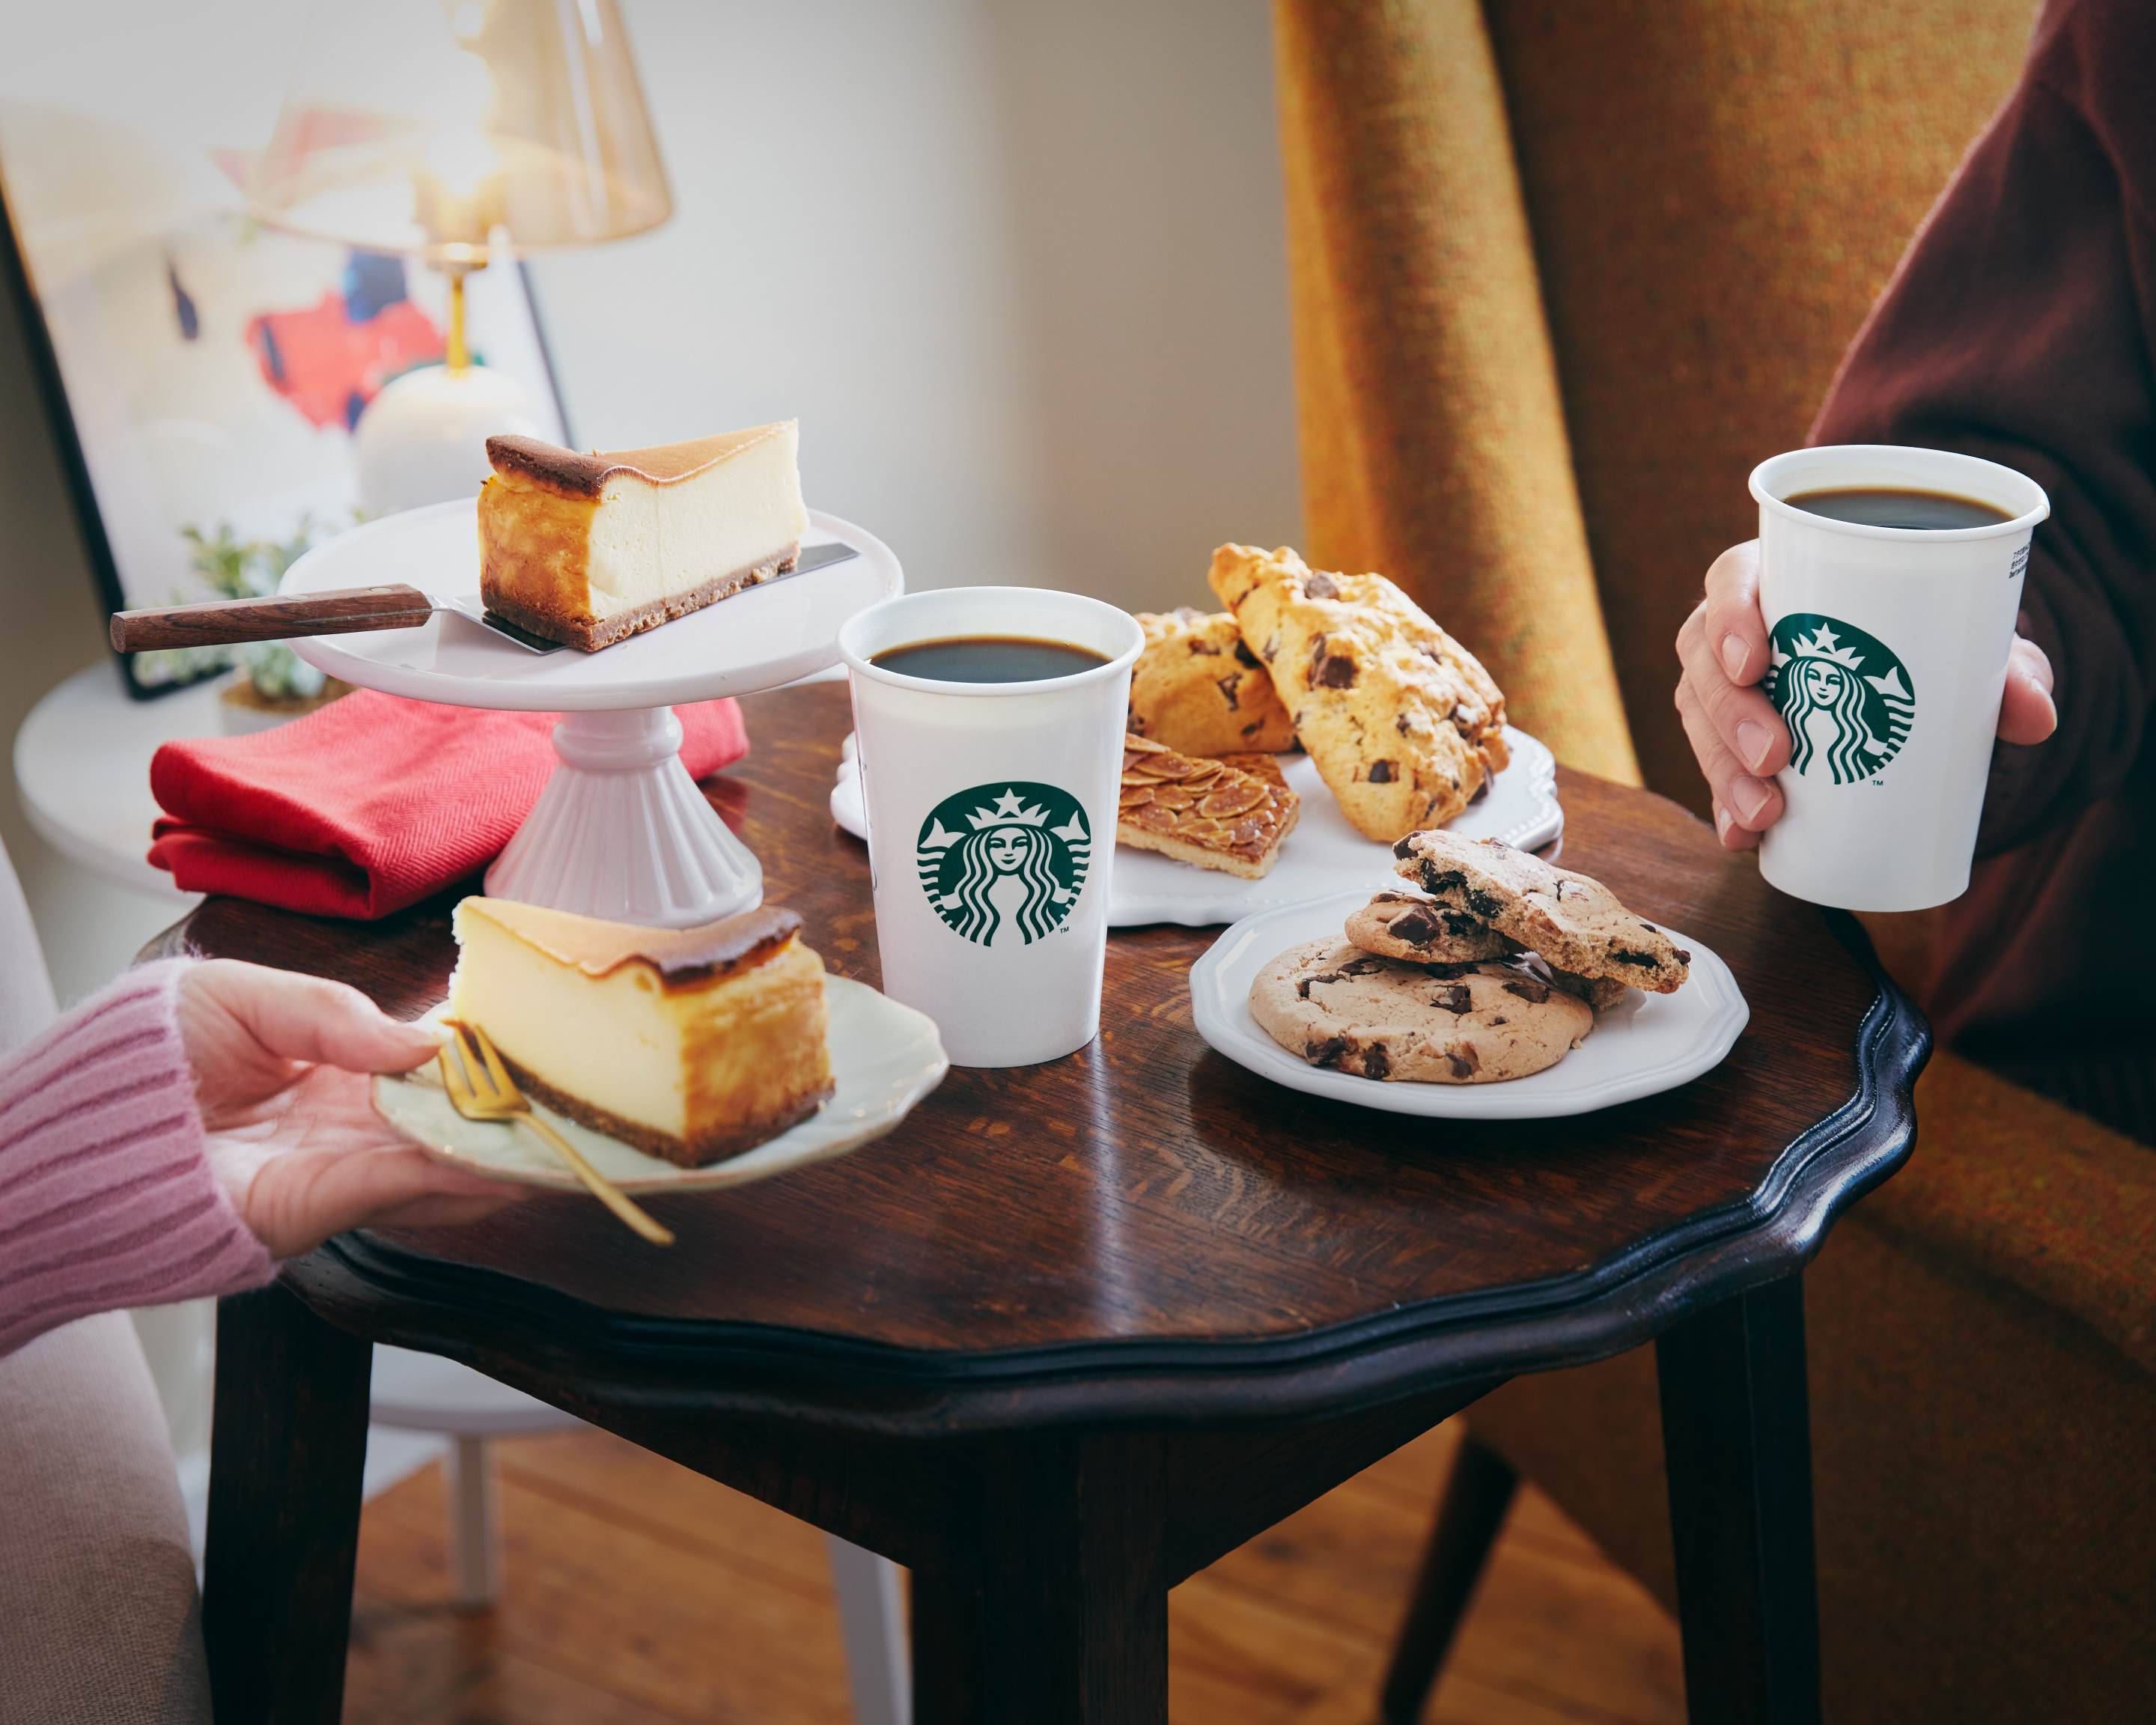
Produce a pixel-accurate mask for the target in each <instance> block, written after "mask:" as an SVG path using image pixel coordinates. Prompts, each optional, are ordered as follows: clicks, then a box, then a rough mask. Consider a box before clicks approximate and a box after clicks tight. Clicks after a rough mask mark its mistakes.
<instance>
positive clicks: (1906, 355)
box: [1812, 0, 2156, 854]
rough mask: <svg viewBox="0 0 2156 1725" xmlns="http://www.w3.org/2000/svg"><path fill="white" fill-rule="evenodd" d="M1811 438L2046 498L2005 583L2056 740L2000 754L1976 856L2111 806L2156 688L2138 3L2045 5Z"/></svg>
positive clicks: (2150, 39) (2153, 384)
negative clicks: (2043, 514) (2055, 714)
mask: <svg viewBox="0 0 2156 1725" xmlns="http://www.w3.org/2000/svg"><path fill="white" fill-rule="evenodd" d="M1812 440H1813V441H1814V442H1815V443H1897V444H1929V445H1932V446H1933V447H1936V448H1940V449H1961V450H1964V451H1966V452H1968V453H1969V454H1973V455H1981V456H1984V457H1986V458H1988V459H1991V460H1994V461H2000V462H2004V463H2005V464H2006V465H2008V466H2010V467H2015V468H2019V469H2020V470H2022V471H2023V472H2025V473H2026V474H2028V475H2030V476H2031V477H2032V478H2034V479H2035V480H2036V481H2037V483H2038V484H2040V485H2042V486H2043V487H2044V489H2045V490H2046V492H2048V493H2049V494H2050V495H2051V520H2050V521H2048V522H2046V524H2045V525H2044V526H2040V527H2039V528H2038V529H2037V530H2036V536H2035V544H2034V546H2033V547H2032V549H2031V552H2030V560H2029V578H2028V582H2027V585H2026V587H2025V590H2024V593H2025V597H2024V604H2025V611H2026V622H2025V633H2027V634H2029V635H2030V637H2031V638H2032V639H2034V640H2035V642H2036V644H2038V645H2039V646H2040V647H2041V648H2043V649H2044V650H2045V652H2046V653H2047V654H2048V655H2051V663H2052V665H2053V667H2054V669H2055V670H2056V675H2057V678H2058V691H2057V700H2058V707H2059V730H2058V733H2057V735H2056V736H2055V737H2053V738H2052V739H2051V742H2048V743H2045V744H2043V745H2040V747H2035V748H2015V747H2010V746H2009V745H2007V744H2004V743H2002V744H2000V745H1999V747H1998V752H1997V754H1996V755H1995V757H1994V762H1993V766H1992V775H1991V785H1990V790H1989V795H1988V797H1987V798H1986V801H1985V805H1984V830H1983V834H1982V838H1981V839H1980V841H1979V852H1980V853H1983V854H1990V853H1994V852H1996V851H1999V850H2006V849H2009V848H2010V847H2012V846H2014V845H2019V844H2021V843H2024V842H2025V841H2026V840H2028V839H2031V838H2033V837H2035V836H2036V835H2038V834H2041V833H2043V832H2044V831H2046V830H2047V829H2050V828H2051V827H2053V826H2055V825H2056V824H2058V823H2060V822H2061V821H2062V820H2066V819H2071V817H2073V816H2074V815H2075V814H2077V813H2079V812H2080V811H2081V810H2082V809H2086V808H2087V807H2088V806H2089V805H2090V804H2091V803H2093V802H2095V801H2097V800H2098V799H2100V798H2105V797H2108V796H2111V795H2112V794H2114V793H2116V792H2117V790H2118V789H2119V788H2120V787H2121V785H2122V784H2123V783H2124V782H2125V780H2126V778H2127V777H2128V773H2129V772H2130V771H2131V769H2132V768H2133V763H2134V761H2135V758H2136V757H2137V756H2138V754H2139V753H2140V751H2141V745H2142V735H2143V730H2144V728H2145V727H2146V726H2147V724H2148V720H2149V714H2150V703H2151V697H2152V691H2156V4H2153V3H2151V0H2054V3H2053V4H2051V6H2050V7H2048V8H2046V12H2045V13H2044V16H2043V17H2042V18H2041V19H2040V22H2039V23H2038V26H2037V30H2036V35H2035V42H2034V44H2033V45H2032V47H2031V49H2030V59H2029V63H2028V65H2027V67H2026V69H2025V73H2024V75H2023V77H2022V80H2021V82H2020V85H2018V86H2017V87H2016V89H2015V92H2014V95H2012V97H2011V98H2010V100H2008V102H2007V104H2006V105H2005V108H2004V109H2002V110H2000V112H1999V116H1998V117H1997V118H1996V119H1995V120H1994V121H1993V122H1992V124H1991V126H1990V127H1989V129H1988V130H1987V131H1985V132H1984V136H1982V137H1981V138H1979V140H1978V141H1977V143H1976V145H1975V146H1974V148H1973V149H1972V150H1971V151H1970V152H1969V156H1968V157H1967V159H1966V160H1965V161H1964V162H1963V163H1962V166H1961V167H1960V169H1959V170H1958V172H1957V173H1956V175H1955V177H1954V178H1953V181H1952V182H1951V183H1950V184H1949V185H1948V188H1947V191H1946V193H1945V195H1944V196H1943V198H1941V199H1940V201H1939V203H1938V206H1937V207H1936V208H1934V209H1933V212H1932V213H1931V215H1930V216H1929V217H1928V218H1927V220H1926V222H1925V224H1924V226H1923V228H1922V229H1921V230H1920V231H1919V232H1918V234H1917V239H1916V241H1915V244H1913V245H1912V247H1911V248H1910V250H1909V253H1908V254H1907V257H1905V258H1904V259H1902V265H1901V268H1900V270H1899V271H1898V272H1897V275H1896V276H1895V278H1894V280H1893V281H1892V284H1891V285H1889V287H1888V288H1887V290H1886V294H1885V295H1883V296H1882V297H1881V300H1880V301H1879V304H1878V305H1877V306H1876V308H1875V309H1874V311H1873V312H1872V314H1871V319H1870V321H1868V322H1867V323H1866V326H1865V327H1864V329H1863V331H1862V332H1861V334H1860V335H1859V336H1858V337H1857V340H1856V345H1855V346H1854V347H1852V348H1851V350H1850V353H1849V356H1848V357H1847V358H1846V359H1845V360H1844V362H1843V364H1842V370H1841V373H1840V377H1838V378H1837V379H1836V380H1835V387H1834V389H1833V391H1832V393H1831V394H1830V396H1829V398H1828V400H1827V403H1826V405H1825V408H1824V409H1823V410H1822V411H1821V413H1820V418H1819V420H1818V423H1817V424H1815V426H1814V427H1813V429H1812Z"/></svg>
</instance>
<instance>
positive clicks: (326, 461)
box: [0, 0, 568, 696]
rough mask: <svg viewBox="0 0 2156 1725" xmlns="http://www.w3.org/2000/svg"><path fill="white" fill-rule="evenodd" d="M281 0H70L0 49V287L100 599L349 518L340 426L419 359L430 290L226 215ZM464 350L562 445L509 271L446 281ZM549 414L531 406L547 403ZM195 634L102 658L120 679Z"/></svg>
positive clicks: (359, 256)
mask: <svg viewBox="0 0 2156 1725" xmlns="http://www.w3.org/2000/svg"><path fill="white" fill-rule="evenodd" d="M304 25H305V8H303V7H298V6H293V5H290V3H288V0H202V3H196V4H190V5H187V6H184V7H160V8H146V7H143V6H141V5H140V4H138V3H134V0H71V3H70V4H69V5H68V6H65V7H41V8H32V9H30V10H28V12H26V13H24V14H23V16H22V17H21V18H16V19H13V20H12V21H11V23H10V26H9V28H10V35H11V40H10V44H9V52H8V54H6V55H5V56H0V206H4V214H5V218H6V221H5V227H6V229H7V232H6V234H5V235H4V244H0V277H4V278H5V280H4V281H0V290H5V291H10V292H12V293H13V295H14V297H15V299H16V300H17V303H18V309H19V311H20V312H21V316H22V321H23V328H24V330H25V331H26V334H27V336H28V343H29V347H30V350H31V355H32V359H33V366H34V367H35V369H36V370H37V371H38V373H39V377H40V382H41V384H42V387H43V392H44V396H45V405H46V409H47V412H48V414H49V418H50V421H51V424H52V430H53V435H54V442H55V444H56V445H57V447H58V449H59V455H60V460H61V465H62V468H63V470H64V472H65V473H66V474H67V475H68V478H69V489H70V490H71V491H72V492H73V494H74V498H73V501H74V506H75V509H76V511H77V513H78V516H79V518H80V526H81V530H82V536H83V540H84V543H85V546H86V547H87V548H88V551H89V555H90V566H91V568H92V571H93V572H94V574H95V578H96V580H97V582H98V584H99V587H100V596H101V598H102V599H103V601H104V603H105V609H106V611H107V613H108V614H109V613H110V612H112V611H117V610H124V609H126V608H130V607H132V606H143V605H167V604H175V603H187V602H188V601H191V600H194V599H203V598H217V597H219V596H221V595H222V594H225V593H231V592H233V591H234V590H235V588H261V587H263V586H264V585H266V584H269V583H273V582H274V580H275V576H276V575H277V574H279V573H281V572H282V570H283V567H284V566H285V564H286V563H288V562H290V560H291V559H292V558H293V557H295V556H297V555H298V554H299V552H300V551H302V550H305V548H306V547H307V546H308V545H310V544H311V543H313V542H316V541H318V540H319V539H321V538H323V537H326V536H328V535H330V534H331V533H334V532H336V531H341V529H342V528H344V527H346V526H350V525H352V522H353V521H355V520H356V519H357V505H356V498H357V472H356V468H355V465H354V460H353V454H352V430H353V427H354V426H355V425H356V424H357V422H358V418H359V416H360V414H361V413H363V412H364V411H365V409H366V408H367V403H369V402H371V401H372V399H373V398H374V397H375V395H376V394H377V393H379V392H380V390H381V389H382V387H383V386H384V385H385V384H387V383H388V382H390V381H391V380H392V379H393V378H394V377H398V375H400V374H401V373H402V372H405V371H407V370H409V369H410V368H412V367H415V366H421V365H429V364H433V363H435V362H439V360H440V358H441V357H442V352H443V347H444V332H445V327H446V308H447V303H448V288H447V284H446V282H445V280H444V279H443V278H442V277H441V276H439V275H438V274H436V273H435V272H434V271H432V270H428V269H426V268H425V267H423V266H422V265H419V264H413V263H409V262H408V261H406V260H405V259H401V258H396V257H388V256H383V255H380V254H370V253H362V252H353V251H349V250H346V249H344V248H341V247H339V246H336V245H334V244H328V243H326V242H324V241H321V240H315V239H299V238H295V237H294V236H291V235H289V234H280V233H276V232H275V231H273V230H270V229H268V228H264V227H262V226H260V225H259V224H258V223H255V222H254V221H253V220H252V219H251V218H249V215H248V213H247V208H246V199H245V195H244V187H245V185H246V183H247V178H248V175H249V172H250V169H251V154H250V152H251V151H253V150H254V149H255V148H257V147H259V146H260V145H261V143H262V142H263V141H265V140H266V139H267V138H268V137H269V132H270V128H271V126H272V125H273V124H274V122H275V116H276V110H277V105H278V102H279V100H280V97H281V95H282V94H283V91H284V89H285V85H287V83H289V81H290V75H291V70H292V66H293V61H294V56H295V54H297V53H298V52H299V51H300V40H301V32H302V29H303V28H304ZM469 305H470V335H471V345H472V347H473V352H474V358H475V361H476V362H480V363H483V364H486V365H490V366H495V367H501V368H503V369H505V370H506V371H507V372H510V373H511V375H513V376H514V377H516V380H517V382H519V383H520V385H521V387H522V390H523V393H524V396H525V398H526V400H527V401H528V402H529V403H531V404H532V409H533V412H534V413H535V415H536V417H537V418H539V420H540V421H541V424H542V428H543V429H544V430H545V434H547V436H549V437H551V438H552V439H554V440H555V441H557V442H561V443H566V442H567V441H568V432H567V425H566V424H565V423H564V415H563V413H562V407H561V396H560V392H559V390H558V389H557V387H556V384H555V380H554V377H553V372H552V365H551V363H550V362H549V359H548V357H547V347H546V341H545V338H544V336H543V334H542V331H541V327H540V323H539V316H538V310H537V306H536V302H535V301H534V299H533V297H532V293H531V283H530V279H529V277H528V276H527V275H526V272H525V271H524V270H523V269H522V267H521V265H510V266H506V267H505V266H500V265H497V266H495V267H494V268H491V269H487V270H480V271H479V272H477V273H476V274H475V275H473V276H472V277H470V286H469ZM550 421H551V424H549V422H550ZM226 663H228V659H227V658H226V656H225V655H224V654H223V649H200V648H197V649H186V650H185V651H182V652H178V653H171V654H139V655H127V656H122V657H121V660H120V664H121V668H122V670H123V672H124V674H125V675H126V677H127V680H128V686H129V688H130V689H131V691H133V692H134V693H135V694H136V695H137V696H146V695H151V694H155V693H157V692H159V691H162V690H165V689H168V688H174V687H177V686H179V685H181V684H182V683H185V682H189V681H192V680H195V679H197V678H198V677H201V676H203V675H211V674H213V673H214V672H216V671H218V670H222V669H223V666H224V665H225V664H226Z"/></svg>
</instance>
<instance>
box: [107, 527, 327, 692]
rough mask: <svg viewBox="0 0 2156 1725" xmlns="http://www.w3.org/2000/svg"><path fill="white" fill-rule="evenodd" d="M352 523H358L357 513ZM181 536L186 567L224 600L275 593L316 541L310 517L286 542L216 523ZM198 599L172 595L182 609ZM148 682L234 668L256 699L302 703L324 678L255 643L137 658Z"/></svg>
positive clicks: (267, 644)
mask: <svg viewBox="0 0 2156 1725" xmlns="http://www.w3.org/2000/svg"><path fill="white" fill-rule="evenodd" d="M353 519H354V520H355V521H357V519H359V513H358V511H356V510H355V511H353ZM180 536H181V537H182V539H184V540H186V541H187V545H188V547H189V549H188V552H187V567H189V568H191V569H193V571H194V572H195V573H196V574H197V575H198V577H200V578H201V579H202V582H203V585H204V586H206V587H208V588H209V589H210V590H211V591H212V592H213V593H218V594H219V595H220V596H222V597H223V598H228V599H252V598H261V597H263V596H264V594H267V593H275V591H276V590H277V583H279V582H280V580H282V579H283V578H284V575H285V570H287V569H289V568H290V567H292V565H293V564H294V563H295V562H297V561H298V560H299V557H300V553H301V552H305V550H307V549H308V547H311V545H313V544H314V542H315V540H316V526H315V518H314V516H313V515H312V514H305V515H302V516H300V520H299V525H298V526H296V527H295V528H294V529H293V531H292V534H291V536H290V538H287V539H242V538H241V537H239V535H238V534H236V533H234V531H233V530H232V524H231V523H230V522H229V521H219V522H218V524H217V526H216V528H215V530H214V531H211V532H208V533H205V532H203V530H202V529H201V528H199V527H197V526H183V527H182V528H181V529H180ZM194 597H196V595H194V594H192V593H182V592H179V591H177V590H175V591H174V593H173V594H172V603H174V604H185V603H187V602H188V601H189V600H190V599H191V598H194ZM141 656H142V658H143V659H144V660H147V661H149V663H148V664H146V665H144V666H143V667H142V669H143V672H144V674H145V675H146V677H147V679H148V680H150V681H152V682H164V681H171V680H178V679H182V678H192V677H196V676H201V675H207V674H208V672H211V671H213V670H221V669H223V667H224V666H226V665H234V664H237V665H240V666H242V667H244V669H245V670H246V672H247V676H248V680H249V681H250V682H251V683H253V684H254V687H255V690H256V691H257V692H258V693H259V694H260V695H262V696H264V698H265V699H267V700H270V701H302V700H305V698H306V697H308V696H311V695H317V694H319V693H321V687H322V683H323V680H324V679H323V676H322V674H321V672H320V671H318V670H316V669H315V668H314V666H312V665H309V664H308V663H307V662H306V661H305V660H303V659H301V658H300V656H299V655H298V654H296V653H295V652H294V651H293V650H292V649H290V647H288V646H286V645H285V644H284V643H283V642H282V641H253V642H249V644H247V645H245V646H243V647H237V648H234V647H173V648H167V649H163V650H162V651H159V652H156V653H146V654H144V655H141Z"/></svg>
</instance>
